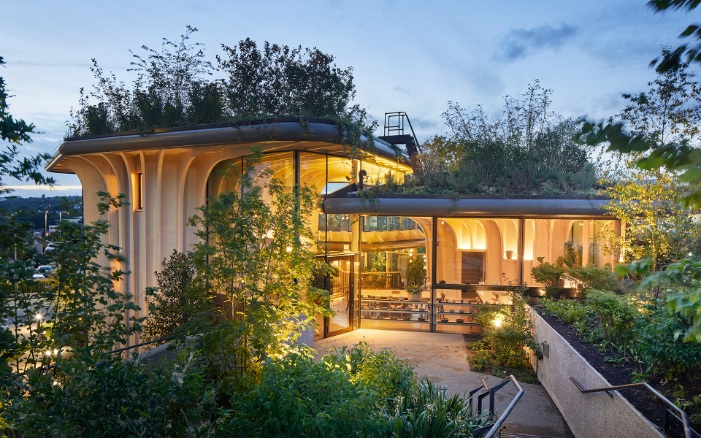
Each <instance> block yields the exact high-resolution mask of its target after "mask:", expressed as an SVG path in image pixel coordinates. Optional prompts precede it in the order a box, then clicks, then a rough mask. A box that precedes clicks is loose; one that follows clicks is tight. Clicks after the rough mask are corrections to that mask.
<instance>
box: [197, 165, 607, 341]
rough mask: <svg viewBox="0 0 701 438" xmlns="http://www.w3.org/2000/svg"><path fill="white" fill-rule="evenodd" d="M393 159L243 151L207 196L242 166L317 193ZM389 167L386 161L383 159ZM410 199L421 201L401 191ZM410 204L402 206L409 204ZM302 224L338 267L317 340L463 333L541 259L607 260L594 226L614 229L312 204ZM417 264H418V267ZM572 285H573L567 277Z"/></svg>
mask: <svg viewBox="0 0 701 438" xmlns="http://www.w3.org/2000/svg"><path fill="white" fill-rule="evenodd" d="M390 164H391V163H390V162H389V161H388V162H387V163H384V162H382V160H378V161H374V162H373V161H361V160H357V159H351V158H347V157H339V156H332V155H325V154H318V153H310V152H301V151H292V152H279V153H271V154H265V155H264V156H263V159H262V160H261V161H260V162H259V163H257V164H256V165H255V166H253V167H250V166H247V165H246V161H245V158H238V159H233V160H228V161H225V162H222V163H219V164H218V165H217V166H215V168H214V169H213V171H212V173H211V176H210V179H209V184H208V195H209V196H215V195H217V194H218V193H221V192H223V191H228V190H240V186H241V185H240V181H241V177H242V172H243V171H244V170H243V169H246V168H249V172H250V173H249V176H251V178H252V179H253V180H254V181H255V182H256V184H265V183H268V182H270V181H272V180H275V181H277V182H278V183H279V184H282V185H283V187H285V188H286V189H287V190H292V189H293V188H294V186H295V184H296V183H299V184H300V185H301V186H303V187H307V188H309V189H311V191H312V192H313V193H315V194H317V195H318V196H320V197H322V198H323V197H324V196H328V195H332V194H336V195H339V194H342V193H344V192H354V191H357V190H358V188H359V184H360V182H361V180H362V183H363V184H364V185H365V186H372V185H375V184H381V183H384V182H386V181H387V180H388V179H392V180H395V181H401V180H402V179H403V177H404V174H403V173H401V172H400V173H395V174H392V176H391V177H390V176H388V175H389V174H390V171H389V168H390ZM384 165H387V167H384ZM407 202H408V203H412V202H421V201H420V200H411V199H407ZM410 208H411V205H408V206H407V209H410ZM307 224H308V226H309V227H310V229H311V230H312V232H313V234H314V236H316V239H317V248H318V255H319V257H323V258H324V259H325V260H326V261H327V262H328V263H329V264H331V265H332V266H334V267H335V274H334V275H333V276H331V277H326V278H323V279H319V280H318V283H319V284H318V285H320V286H323V287H324V288H326V289H327V290H329V292H330V294H331V307H332V309H333V310H334V312H335V316H334V317H330V318H321V317H318V318H317V322H318V324H317V327H316V333H315V336H316V337H317V338H321V337H326V336H331V335H334V334H338V333H343V332H345V331H348V330H352V329H355V328H359V327H365V328H387V329H399V330H402V329H403V330H425V331H439V332H457V333H469V332H471V331H473V330H479V329H478V327H477V326H476V323H475V315H476V314H477V313H478V312H479V309H480V307H481V306H483V305H484V304H504V305H507V304H510V291H511V290H512V289H513V287H514V286H519V285H525V286H527V287H530V288H531V289H532V290H533V291H535V292H538V291H539V290H540V289H541V288H542V285H540V284H538V283H537V282H536V281H535V280H534V279H533V278H532V277H531V269H532V268H533V267H534V266H538V264H540V263H541V262H550V263H557V262H558V261H559V260H562V259H563V258H565V259H567V260H568V261H569V262H573V263H575V264H578V265H584V266H586V265H589V264H593V265H596V266H599V267H603V266H607V265H608V266H613V265H614V264H615V262H616V261H617V258H618V256H617V255H616V254H608V253H606V252H605V251H604V248H606V247H608V246H609V245H606V242H602V241H601V238H600V231H601V230H602V229H604V228H611V227H613V228H616V229H619V228H620V225H619V224H618V223H617V222H616V221H614V220H608V219H597V220H594V219H563V218H539V219H531V218H529V219H526V218H504V217H494V218H484V217H479V218H477V217H409V216H383V215H360V214H324V213H321V212H319V211H315V212H313V214H312V215H311V217H309V218H307ZM422 266H423V268H422ZM565 286H566V287H567V286H571V285H565Z"/></svg>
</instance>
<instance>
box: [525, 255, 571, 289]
mask: <svg viewBox="0 0 701 438" xmlns="http://www.w3.org/2000/svg"><path fill="white" fill-rule="evenodd" d="M539 261H540V265H538V266H534V267H533V268H532V269H531V276H532V277H533V278H534V279H535V281H537V282H538V283H542V284H544V285H545V291H546V293H547V295H548V296H551V295H553V294H554V293H555V292H556V291H557V290H558V289H559V287H560V286H559V283H560V279H561V278H562V276H563V275H564V274H565V268H563V267H562V266H558V265H555V264H553V263H548V262H543V261H542V258H541V259H539Z"/></svg>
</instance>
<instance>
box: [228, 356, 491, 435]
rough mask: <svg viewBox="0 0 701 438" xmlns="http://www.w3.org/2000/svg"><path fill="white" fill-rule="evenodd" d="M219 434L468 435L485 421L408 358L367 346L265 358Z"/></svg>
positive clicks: (237, 398)
mask: <svg viewBox="0 0 701 438" xmlns="http://www.w3.org/2000/svg"><path fill="white" fill-rule="evenodd" d="M231 404H232V410H231V412H230V413H229V414H228V415H227V417H226V418H225V419H224V420H223V422H222V429H221V430H220V432H222V433H224V434H225V435H231V436H251V437H253V436H255V437H267V436H275V437H278V436H295V437H297V436H325V437H342V436H435V437H444V436H446V437H450V436H456V437H457V436H468V435H469V434H470V433H471V432H472V431H473V430H474V429H475V428H477V427H480V426H482V425H484V422H483V421H481V420H480V419H477V418H475V417H474V416H473V415H472V413H471V411H470V409H469V404H468V403H467V402H466V401H464V400H462V399H460V398H459V397H458V396H457V395H456V396H453V397H450V398H447V397H445V396H444V395H443V394H442V393H441V392H440V391H439V390H437V389H436V388H435V387H433V386H432V385H431V384H425V385H418V384H417V382H416V377H415V374H414V372H413V369H412V367H411V366H410V365H409V363H408V362H406V361H403V360H399V359H397V358H396V357H394V355H393V353H392V352H391V351H389V350H383V351H380V352H377V353H375V352H372V351H371V350H370V348H369V347H368V345H367V344H360V345H358V346H356V347H354V348H351V349H346V348H345V347H344V348H342V349H340V350H337V351H336V352H334V353H330V354H328V355H326V356H324V357H323V358H322V359H321V361H320V362H314V360H313V359H312V358H311V356H309V355H307V354H304V353H299V354H297V353H295V354H290V355H288V356H287V357H284V358H281V359H279V360H271V361H268V362H267V363H266V364H265V365H264V366H263V369H262V374H261V380H260V383H258V384H254V385H252V386H251V387H250V388H249V390H247V391H246V392H245V393H243V394H241V395H237V396H235V397H234V398H233V399H232V401H231Z"/></svg>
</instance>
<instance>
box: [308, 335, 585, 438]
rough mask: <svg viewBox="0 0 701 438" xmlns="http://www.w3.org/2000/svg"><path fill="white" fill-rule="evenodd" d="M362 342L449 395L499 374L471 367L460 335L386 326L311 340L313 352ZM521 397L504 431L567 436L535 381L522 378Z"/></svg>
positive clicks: (508, 392) (502, 399)
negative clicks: (391, 352)
mask: <svg viewBox="0 0 701 438" xmlns="http://www.w3.org/2000/svg"><path fill="white" fill-rule="evenodd" d="M362 341H364V342H367V343H368V344H370V346H371V347H372V348H373V349H377V350H379V349H382V348H391V349H392V350H394V351H395V353H396V354H397V356H398V357H401V358H405V359H408V360H409V361H410V362H411V363H413V364H414V365H415V366H416V368H415V369H416V373H417V375H418V376H419V377H426V378H428V379H429V380H430V381H431V382H433V383H435V384H437V385H442V386H445V387H447V389H448V393H449V394H454V393H456V392H457V393H460V394H464V393H467V392H468V391H470V390H472V389H475V388H476V387H478V386H480V385H482V379H484V380H486V381H487V384H488V385H490V386H491V385H494V384H496V383H498V382H500V381H501V380H502V379H500V378H498V377H494V376H489V375H486V374H481V373H477V372H473V371H470V365H469V363H468V361H467V350H466V348H465V341H464V337H463V335H459V334H444V333H425V332H408V331H391V330H371V329H360V330H355V331H352V332H349V333H345V334H342V335H339V336H334V337H331V338H327V339H323V340H320V341H315V343H314V348H316V350H317V351H318V354H319V355H321V354H324V353H326V352H327V351H329V349H331V348H333V347H340V346H343V345H347V346H353V345H355V344H357V343H359V342H362ZM521 386H522V387H523V389H524V394H523V397H521V400H520V401H519V402H518V404H517V405H516V407H515V408H514V410H513V411H512V412H511V414H510V415H509V417H508V419H507V421H506V432H508V433H520V434H529V435H537V436H547V437H571V436H572V433H571V432H570V430H569V428H568V427H567V424H566V423H565V420H564V419H563V418H562V416H561V415H560V412H559V411H558V409H557V407H556V406H555V404H554V403H553V401H552V400H551V399H550V396H548V393H547V392H546V391H545V389H544V388H543V387H542V386H540V385H531V384H527V383H521ZM515 394H516V389H515V388H514V386H513V385H511V384H509V385H507V386H506V387H505V388H504V389H502V390H500V391H499V392H498V393H497V396H496V402H497V411H498V412H497V413H499V412H501V411H502V410H503V409H504V408H505V407H506V406H507V405H508V403H509V402H510V401H511V399H512V398H513V396H514V395H515Z"/></svg>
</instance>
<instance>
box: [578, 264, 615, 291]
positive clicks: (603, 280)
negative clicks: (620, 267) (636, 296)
mask: <svg viewBox="0 0 701 438" xmlns="http://www.w3.org/2000/svg"><path fill="white" fill-rule="evenodd" d="M567 275H569V276H570V277H572V278H574V279H575V280H577V281H578V282H579V284H580V285H581V288H582V289H583V290H588V289H598V290H608V291H618V290H620V289H621V281H620V279H619V278H618V276H617V275H616V274H615V273H614V272H613V271H611V269H607V268H599V267H598V266H594V265H589V266H586V267H585V266H576V267H573V268H571V269H569V271H568V272H567Z"/></svg>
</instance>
